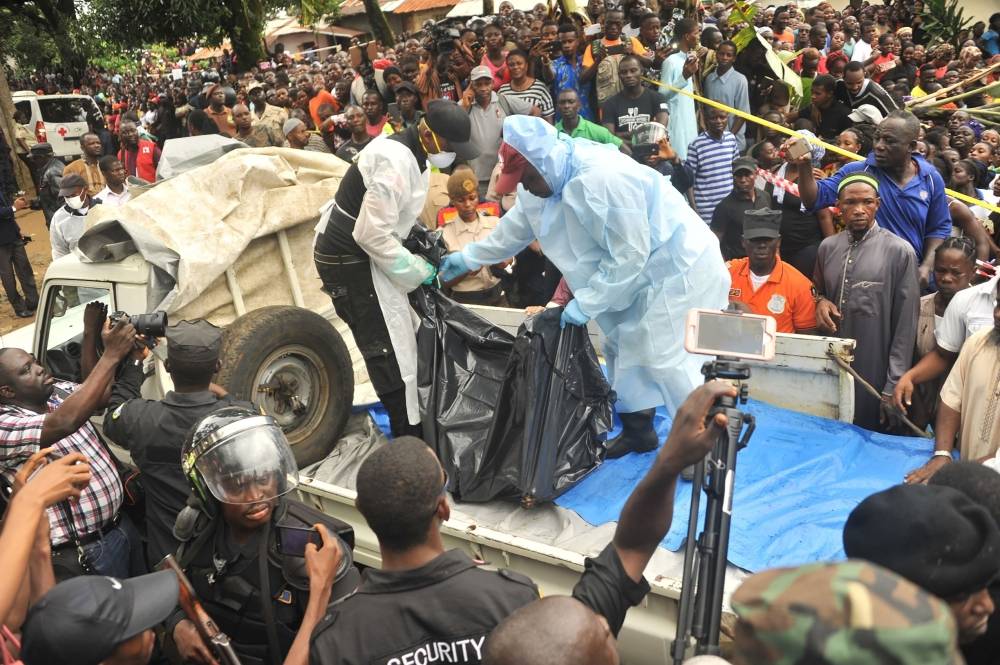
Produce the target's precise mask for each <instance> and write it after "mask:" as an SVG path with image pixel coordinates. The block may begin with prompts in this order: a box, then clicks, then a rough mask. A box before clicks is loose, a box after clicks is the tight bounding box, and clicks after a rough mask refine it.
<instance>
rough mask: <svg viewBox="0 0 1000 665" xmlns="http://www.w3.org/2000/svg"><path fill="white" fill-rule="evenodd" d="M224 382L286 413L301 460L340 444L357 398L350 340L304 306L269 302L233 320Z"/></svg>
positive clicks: (282, 417)
mask: <svg viewBox="0 0 1000 665" xmlns="http://www.w3.org/2000/svg"><path fill="white" fill-rule="evenodd" d="M218 383H219V384H220V385H222V386H223V387H224V388H225V389H226V390H228V391H229V392H230V394H232V395H233V396H234V397H237V398H239V399H244V400H247V401H249V402H253V403H254V404H255V405H257V406H258V407H260V408H261V409H263V410H264V412H265V413H267V414H268V415H269V416H272V417H273V418H274V419H275V420H277V421H278V423H279V424H280V425H281V428H282V429H283V430H284V432H285V436H286V437H288V443H290V444H291V446H292V450H293V451H294V453H295V460H296V462H298V464H299V467H304V466H306V465H308V464H312V463H314V462H318V461H319V460H321V459H323V458H324V457H326V456H327V455H328V454H329V453H330V451H331V450H333V447H334V445H336V443H337V440H338V439H340V437H341V435H342V434H343V433H344V427H345V426H346V425H347V418H348V416H349V415H350V413H351V405H352V404H353V402H354V370H353V368H352V365H351V355H350V353H349V352H348V351H347V345H346V344H344V340H343V338H342V337H341V336H340V333H338V332H337V330H336V329H335V328H334V327H333V325H332V324H331V323H330V322H329V321H327V320H326V319H324V318H323V317H322V316H320V315H319V314H316V313H315V312H312V311H310V310H307V309H302V308H301V307H288V306H275V307H262V308H260V309H256V310H254V311H252V312H247V313H246V314H244V315H243V316H241V317H240V318H238V319H236V321H234V322H233V323H232V325H230V326H229V327H228V328H226V332H225V336H224V338H223V348H222V369H221V370H220V372H219V377H218Z"/></svg>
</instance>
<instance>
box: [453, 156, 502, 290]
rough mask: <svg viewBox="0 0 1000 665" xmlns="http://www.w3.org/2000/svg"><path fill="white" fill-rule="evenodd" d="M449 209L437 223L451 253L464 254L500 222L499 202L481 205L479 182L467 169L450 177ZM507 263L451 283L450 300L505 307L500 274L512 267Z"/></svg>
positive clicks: (463, 167)
mask: <svg viewBox="0 0 1000 665" xmlns="http://www.w3.org/2000/svg"><path fill="white" fill-rule="evenodd" d="M448 198H449V199H450V200H451V207H450V208H443V209H442V210H441V211H440V212H439V213H438V224H439V225H440V226H443V228H442V239H443V240H444V244H445V246H447V248H448V251H451V252H458V251H461V250H462V248H463V247H465V246H466V245H468V244H470V243H473V242H477V241H480V240H482V239H483V238H485V237H486V236H488V235H489V234H490V232H491V231H493V229H495V228H496V227H497V224H499V223H500V218H499V217H498V215H499V212H500V209H499V206H498V205H497V204H496V203H483V204H481V203H480V202H479V183H478V181H477V180H476V174H475V173H474V172H473V171H472V169H470V168H469V167H467V166H460V167H458V168H456V169H455V171H454V173H452V174H451V176H450V177H449V178H448ZM510 263H511V262H510V261H504V262H503V263H499V264H497V265H494V266H483V267H482V268H479V269H477V270H473V271H471V272H469V273H467V274H465V275H463V276H461V277H459V278H458V279H456V280H454V281H451V282H448V283H447V284H445V286H446V287H447V288H448V289H449V292H450V295H451V297H452V298H453V299H454V300H456V301H457V302H460V303H465V304H469V305H492V306H494V307H506V306H507V300H506V298H505V296H504V291H503V284H502V283H501V281H500V276H499V275H500V274H502V271H503V270H504V268H506V267H507V266H509V265H510Z"/></svg>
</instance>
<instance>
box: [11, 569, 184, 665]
mask: <svg viewBox="0 0 1000 665" xmlns="http://www.w3.org/2000/svg"><path fill="white" fill-rule="evenodd" d="M179 588H180V587H179V584H178V582H177V575H176V574H175V573H174V572H173V571H171V570H164V571H160V572H157V573H150V574H149V575H143V576H141V577H133V578H131V579H127V580H119V579H116V578H114V577H99V576H96V575H86V576H82V577H74V578H72V579H69V580H66V581H65V582H62V583H60V584H57V585H56V586H55V587H53V588H52V589H51V590H50V591H49V592H48V593H47V594H45V596H43V597H42V599H41V600H40V601H38V602H37V603H35V605H33V606H32V608H31V609H30V610H28V616H27V618H26V619H25V621H24V628H23V633H22V635H21V660H23V661H24V665H53V664H54V663H59V664H60V665H98V664H99V663H100V662H101V661H103V660H104V659H105V658H107V657H108V656H110V655H111V654H112V653H113V652H114V650H115V648H116V647H117V646H118V645H119V644H121V643H122V642H125V641H126V640H129V639H131V638H133V637H135V636H136V635H138V634H139V633H141V632H143V631H144V630H147V629H149V628H152V627H153V626H155V625H156V624H158V623H161V622H163V621H165V620H166V619H167V617H169V616H170V613H171V612H173V611H174V608H175V607H177V595H178V593H179Z"/></svg>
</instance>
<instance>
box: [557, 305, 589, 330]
mask: <svg viewBox="0 0 1000 665" xmlns="http://www.w3.org/2000/svg"><path fill="white" fill-rule="evenodd" d="M587 321H590V317H589V316H587V315H586V314H584V313H583V310H582V309H580V305H578V304H577V302H576V300H570V301H569V302H568V303H566V307H564V308H563V311H562V316H561V317H559V328H560V329H562V328H565V327H566V325H567V324H569V325H571V326H585V325H587Z"/></svg>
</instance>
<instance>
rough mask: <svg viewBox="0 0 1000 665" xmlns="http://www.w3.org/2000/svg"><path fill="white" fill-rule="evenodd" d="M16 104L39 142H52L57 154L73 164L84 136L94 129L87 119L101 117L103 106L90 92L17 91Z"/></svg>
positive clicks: (53, 150) (23, 119)
mask: <svg viewBox="0 0 1000 665" xmlns="http://www.w3.org/2000/svg"><path fill="white" fill-rule="evenodd" d="M12 97H13V98H14V106H15V108H16V109H17V112H18V116H19V117H20V120H21V121H22V124H25V125H27V126H28V129H29V130H30V131H31V133H32V134H34V135H35V140H36V141H38V142H39V143H43V142H44V143H48V144H49V145H51V146H52V152H53V153H54V154H55V156H56V157H59V158H60V159H62V160H63V161H65V162H67V163H69V162H71V161H73V160H74V159H76V158H78V157H79V156H80V137H81V136H83V135H84V134H86V133H87V132H88V131H90V125H89V124H88V123H87V118H88V117H90V118H100V117H101V109H100V108H99V107H98V106H97V102H95V101H94V100H93V99H92V98H91V97H89V96H88V95H39V94H36V93H34V92H32V91H30V90H21V91H18V92H15V93H14V94H13V95H12Z"/></svg>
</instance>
